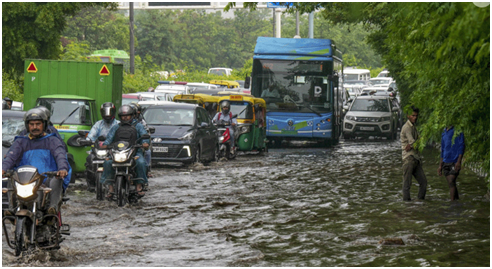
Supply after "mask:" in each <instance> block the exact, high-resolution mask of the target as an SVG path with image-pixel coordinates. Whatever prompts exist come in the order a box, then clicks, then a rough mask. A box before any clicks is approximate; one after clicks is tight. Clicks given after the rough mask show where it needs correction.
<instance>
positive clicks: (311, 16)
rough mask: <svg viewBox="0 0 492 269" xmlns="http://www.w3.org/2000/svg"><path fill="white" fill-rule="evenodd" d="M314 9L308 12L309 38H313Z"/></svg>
mask: <svg viewBox="0 0 492 269" xmlns="http://www.w3.org/2000/svg"><path fill="white" fill-rule="evenodd" d="M313 33H314V11H312V12H311V13H309V38H314V37H313V36H314V34H313Z"/></svg>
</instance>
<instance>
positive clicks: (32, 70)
mask: <svg viewBox="0 0 492 269" xmlns="http://www.w3.org/2000/svg"><path fill="white" fill-rule="evenodd" d="M27 72H29V73H36V72H38V68H36V65H35V64H34V62H31V63H30V64H29V66H28V67H27Z"/></svg>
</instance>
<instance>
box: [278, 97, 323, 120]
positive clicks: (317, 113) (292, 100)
mask: <svg viewBox="0 0 492 269" xmlns="http://www.w3.org/2000/svg"><path fill="white" fill-rule="evenodd" d="M286 96H287V97H288V98H289V99H290V101H291V102H292V103H294V104H296V106H302V107H305V108H307V109H309V110H311V111H312V112H314V113H315V114H316V115H318V116H320V117H323V115H321V114H320V113H319V112H317V111H315V110H314V109H312V108H310V107H309V106H306V105H301V104H298V103H296V101H294V99H292V97H290V96H289V95H286Z"/></svg>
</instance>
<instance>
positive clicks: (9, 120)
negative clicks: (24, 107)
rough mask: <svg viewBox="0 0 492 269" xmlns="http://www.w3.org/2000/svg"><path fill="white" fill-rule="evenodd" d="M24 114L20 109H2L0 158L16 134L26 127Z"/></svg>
mask: <svg viewBox="0 0 492 269" xmlns="http://www.w3.org/2000/svg"><path fill="white" fill-rule="evenodd" d="M24 114H26V111H21V110H2V159H3V158H4V157H5V154H6V153H7V151H8V150H9V148H10V144H12V142H14V138H15V136H17V135H18V134H19V133H20V132H21V131H22V130H24V129H25V128H26V127H25V125H24Z"/></svg>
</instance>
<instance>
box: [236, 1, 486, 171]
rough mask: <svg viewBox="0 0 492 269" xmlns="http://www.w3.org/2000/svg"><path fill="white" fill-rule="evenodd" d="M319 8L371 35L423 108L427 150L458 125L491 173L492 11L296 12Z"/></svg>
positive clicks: (437, 7) (350, 7)
mask: <svg viewBox="0 0 492 269" xmlns="http://www.w3.org/2000/svg"><path fill="white" fill-rule="evenodd" d="M230 5H231V6H232V5H233V4H230ZM247 6H249V7H250V8H252V9H254V8H255V6H256V3H248V4H247ZM316 9H319V11H320V12H319V13H320V15H322V16H323V17H324V18H326V19H327V20H328V21H331V22H334V23H336V24H338V25H340V24H347V23H349V24H353V25H357V24H359V23H362V24H363V25H364V27H365V28H366V29H367V30H370V31H371V33H370V34H369V35H368V36H367V40H368V42H369V44H370V45H371V46H372V48H373V49H374V50H375V51H376V52H377V53H378V54H379V55H381V57H382V59H383V64H384V65H385V66H387V68H388V70H389V71H390V73H391V75H392V76H393V77H394V78H395V79H396V81H397V82H398V87H399V91H400V94H401V99H402V102H403V104H404V105H406V107H408V106H410V105H415V106H417V107H419V108H420V111H421V113H420V119H419V121H420V130H421V134H422V139H421V140H420V141H419V147H420V148H423V147H424V146H425V145H426V144H428V143H429V142H439V141H440V134H441V132H442V130H443V129H444V127H446V126H450V125H453V126H455V128H456V130H457V131H462V132H463V133H464V135H465V140H466V153H465V157H466V161H468V162H478V163H480V164H481V165H482V168H484V169H485V170H486V171H489V170H490V167H489V165H490V151H489V149H490V7H489V6H488V7H485V8H480V7H477V6H476V5H474V4H473V3H469V2H468V3H454V2H453V3H436V2H434V3H430V2H429V3H426V2H422V3H400V2H398V3H397V2H392V3H379V2H373V3H332V2H323V3H304V2H303V3H294V6H293V7H292V8H289V12H291V13H293V12H295V11H296V10H299V12H300V13H301V14H302V13H306V12H311V11H313V10H316ZM346 53H347V52H346Z"/></svg>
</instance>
